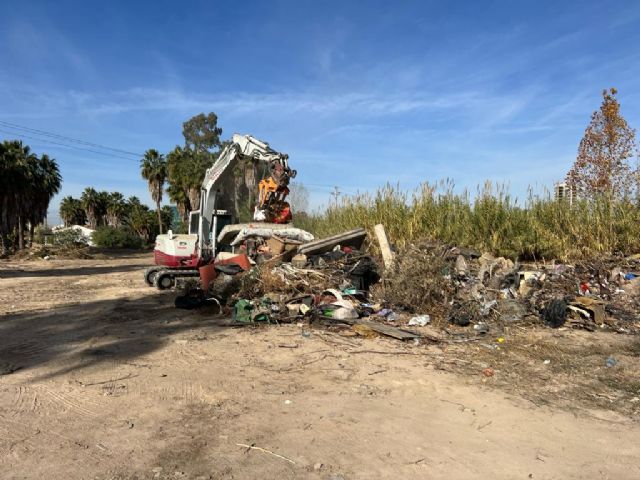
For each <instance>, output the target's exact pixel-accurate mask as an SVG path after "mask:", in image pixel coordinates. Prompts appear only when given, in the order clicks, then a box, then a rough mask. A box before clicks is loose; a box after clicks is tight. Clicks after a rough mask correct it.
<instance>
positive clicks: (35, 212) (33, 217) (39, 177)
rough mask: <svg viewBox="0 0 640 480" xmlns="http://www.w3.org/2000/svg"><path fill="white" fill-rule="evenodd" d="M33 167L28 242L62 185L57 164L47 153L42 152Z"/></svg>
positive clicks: (44, 217)
mask: <svg viewBox="0 0 640 480" xmlns="http://www.w3.org/2000/svg"><path fill="white" fill-rule="evenodd" d="M34 169H35V171H34V172H33V182H32V184H31V188H32V190H33V199H32V205H31V209H30V210H29V211H28V220H29V244H32V243H33V235H34V231H35V227H36V225H39V224H40V223H42V222H44V220H45V219H46V218H47V212H48V210H49V203H50V202H51V199H52V198H53V197H54V195H56V194H57V193H58V192H60V187H61V186H62V176H61V175H60V170H59V168H58V164H57V163H56V161H55V160H54V159H52V158H49V156H48V155H46V154H44V155H42V156H41V157H40V158H39V159H37V162H36V164H35V165H34Z"/></svg>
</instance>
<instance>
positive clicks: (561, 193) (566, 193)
mask: <svg viewBox="0 0 640 480" xmlns="http://www.w3.org/2000/svg"><path fill="white" fill-rule="evenodd" d="M553 193H554V198H555V199H556V200H567V201H568V202H569V205H572V204H573V201H574V200H575V199H576V198H577V196H576V191H575V188H574V187H571V186H569V184H567V182H556V184H555V185H554V188H553Z"/></svg>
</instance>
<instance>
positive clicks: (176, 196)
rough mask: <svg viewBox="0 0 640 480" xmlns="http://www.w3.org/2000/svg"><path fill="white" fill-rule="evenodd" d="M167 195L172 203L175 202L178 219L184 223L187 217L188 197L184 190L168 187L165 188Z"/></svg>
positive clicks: (179, 187)
mask: <svg viewBox="0 0 640 480" xmlns="http://www.w3.org/2000/svg"><path fill="white" fill-rule="evenodd" d="M167 194H168V195H169V199H170V200H171V201H172V202H175V204H176V208H177V209H178V213H179V214H180V219H181V220H182V221H183V222H186V221H187V220H188V217H189V206H188V205H189V197H187V194H186V193H185V191H184V189H183V188H182V187H181V186H179V185H169V186H168V187H167Z"/></svg>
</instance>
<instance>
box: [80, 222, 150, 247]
mask: <svg viewBox="0 0 640 480" xmlns="http://www.w3.org/2000/svg"><path fill="white" fill-rule="evenodd" d="M91 239H92V240H93V243H95V244H96V246H97V247H103V248H142V246H143V244H142V239H141V238H140V237H139V236H138V235H137V234H136V233H135V232H134V231H133V230H131V229H130V228H129V227H111V226H108V225H104V226H102V227H98V229H97V230H96V231H95V232H93V234H92V235H91Z"/></svg>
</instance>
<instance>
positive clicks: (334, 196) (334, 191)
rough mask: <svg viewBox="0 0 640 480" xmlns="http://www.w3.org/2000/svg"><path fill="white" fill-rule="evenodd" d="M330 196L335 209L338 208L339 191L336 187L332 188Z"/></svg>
mask: <svg viewBox="0 0 640 480" xmlns="http://www.w3.org/2000/svg"><path fill="white" fill-rule="evenodd" d="M331 196H332V197H333V203H334V205H335V206H336V207H337V206H338V198H340V189H339V188H338V186H337V185H336V186H334V187H333V192H331Z"/></svg>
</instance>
